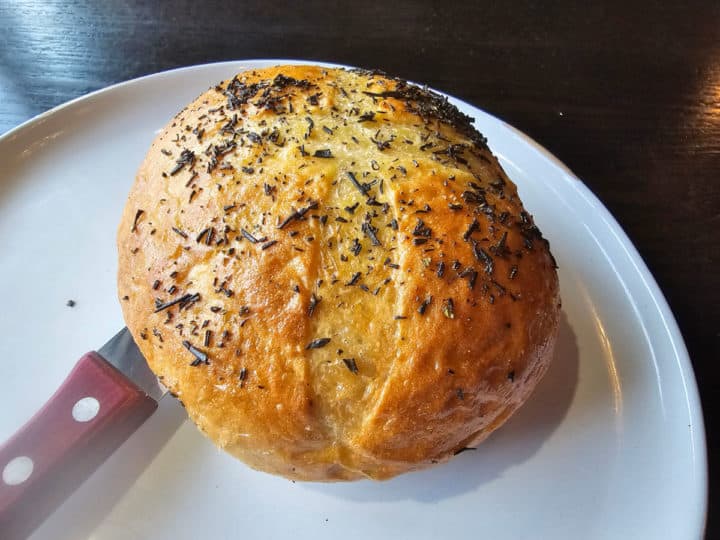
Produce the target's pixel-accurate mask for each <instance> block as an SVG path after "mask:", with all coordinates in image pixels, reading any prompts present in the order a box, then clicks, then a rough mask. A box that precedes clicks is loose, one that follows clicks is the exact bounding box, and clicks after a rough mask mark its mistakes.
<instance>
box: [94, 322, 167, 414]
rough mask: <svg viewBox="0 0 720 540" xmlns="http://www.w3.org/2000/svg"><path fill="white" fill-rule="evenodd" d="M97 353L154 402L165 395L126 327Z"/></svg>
mask: <svg viewBox="0 0 720 540" xmlns="http://www.w3.org/2000/svg"><path fill="white" fill-rule="evenodd" d="M98 353H99V354H100V356H102V357H103V358H104V359H105V360H107V362H108V363H110V364H111V365H112V366H114V367H115V368H116V369H117V370H118V371H119V372H120V373H122V374H123V375H125V377H127V378H128V379H130V380H131V381H132V382H134V383H135V385H136V386H137V387H138V388H140V389H142V390H143V391H144V392H145V393H146V394H147V395H148V396H150V397H151V398H153V399H154V400H155V401H160V399H161V398H162V397H163V396H164V395H165V394H166V393H167V388H165V386H164V385H163V384H162V383H161V382H160V381H159V380H158V378H157V376H156V375H155V374H154V373H153V372H152V371H151V370H150V367H149V366H148V364H147V361H146V360H145V357H143V355H142V353H141V352H140V349H138V346H137V345H136V344H135V340H134V339H133V337H132V334H131V333H130V330H128V329H127V327H125V328H123V329H122V330H120V331H119V332H118V333H117V334H115V335H114V336H113V337H112V338H110V341H108V342H107V343H106V344H105V345H103V346H102V347H100V349H98Z"/></svg>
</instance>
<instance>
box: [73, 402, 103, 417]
mask: <svg viewBox="0 0 720 540" xmlns="http://www.w3.org/2000/svg"><path fill="white" fill-rule="evenodd" d="M99 411H100V402H99V401H98V400H97V399H95V398H94V397H84V398H82V399H79V400H77V401H76V402H75V405H73V408H72V416H73V418H74V419H75V420H76V421H78V422H89V421H90V420H92V419H93V418H95V417H96V416H97V413H98V412H99Z"/></svg>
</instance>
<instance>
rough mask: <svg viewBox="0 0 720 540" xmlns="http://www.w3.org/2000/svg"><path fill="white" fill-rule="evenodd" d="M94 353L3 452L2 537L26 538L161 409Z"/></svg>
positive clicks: (1, 448)
mask: <svg viewBox="0 0 720 540" xmlns="http://www.w3.org/2000/svg"><path fill="white" fill-rule="evenodd" d="M156 408H157V403H156V402H155V400H153V399H152V398H150V397H149V396H148V395H147V394H145V393H144V392H143V391H142V390H140V389H139V388H138V387H137V386H135V385H134V384H133V383H132V382H131V381H129V380H128V379H127V378H126V377H125V376H124V375H123V374H122V373H120V372H119V371H118V370H117V369H115V368H114V367H113V366H111V365H110V364H109V363H108V362H106V361H105V360H104V359H103V357H102V356H100V355H99V354H97V353H95V352H89V353H87V354H86V355H84V356H83V357H82V358H80V360H79V361H78V363H77V364H76V365H75V367H74V368H73V370H72V371H71V372H70V375H68V377H67V379H65V381H64V382H63V384H62V386H60V388H59V389H58V390H57V392H55V394H54V395H53V396H52V397H51V398H50V400H49V401H48V402H47V403H46V404H45V405H44V406H43V408H42V409H40V411H38V412H37V413H36V414H35V416H33V417H32V418H31V419H30V421H29V422H28V423H27V424H25V425H24V426H23V427H22V428H20V431H18V432H17V433H16V434H15V435H14V436H13V437H12V438H11V439H10V440H9V441H7V442H6V443H5V444H4V445H2V446H0V473H2V477H0V538H3V539H4V540H15V539H19V538H26V537H27V536H29V535H30V534H31V533H32V531H33V530H34V529H35V528H36V527H37V526H38V525H39V524H40V523H42V521H43V520H44V519H45V518H47V517H48V516H49V515H50V514H51V513H52V512H53V510H55V509H56V508H57V507H58V506H59V505H60V504H61V503H62V502H63V501H64V500H65V499H66V498H67V497H68V496H69V495H70V494H71V493H72V492H73V491H75V490H76V489H77V488H78V487H79V486H80V484H82V482H83V481H84V480H85V479H87V478H88V477H89V476H90V475H91V474H92V473H93V471H95V469H97V468H98V466H99V465H100V464H101V463H102V462H103V461H105V460H106V459H107V458H108V457H109V456H110V455H111V454H112V453H113V451H115V449H117V448H118V447H119V446H120V445H121V444H122V443H123V442H124V441H125V440H126V439H127V438H128V437H129V436H130V435H131V434H132V433H133V432H134V431H135V430H136V429H137V428H138V427H140V425H141V424H142V423H143V422H144V421H145V420H146V419H147V418H148V417H149V416H150V415H151V414H152V413H153V412H154V411H155V409H156Z"/></svg>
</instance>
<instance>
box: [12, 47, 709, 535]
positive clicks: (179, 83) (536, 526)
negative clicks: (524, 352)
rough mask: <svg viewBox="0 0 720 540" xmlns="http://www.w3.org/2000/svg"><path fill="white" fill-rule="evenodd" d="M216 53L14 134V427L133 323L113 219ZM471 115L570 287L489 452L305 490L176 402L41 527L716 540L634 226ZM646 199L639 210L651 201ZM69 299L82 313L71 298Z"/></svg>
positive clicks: (697, 437) (504, 130)
mask: <svg viewBox="0 0 720 540" xmlns="http://www.w3.org/2000/svg"><path fill="white" fill-rule="evenodd" d="M277 63H283V62H282V61H247V62H230V63H223V64H212V65H204V66H197V67H191V68H186V69H180V70H175V71H169V72H165V73H160V74H157V75H152V76H149V77H144V78H141V79H137V80H134V81H130V82H127V83H123V84H120V85H116V86H113V87H110V88H107V89H105V90H102V91H100V92H96V93H94V94H90V95H88V96H85V97H83V98H80V99H78V100H75V101H73V102H70V103H68V104H66V105H64V106H62V107H59V108H57V109H54V110H52V111H50V112H48V113H46V114H43V115H41V116H39V117H37V118H35V119H33V120H31V121H30V122H27V123H26V124H24V125H22V126H20V127H19V128H17V129H15V130H13V131H11V132H10V133H8V134H6V135H5V136H3V137H2V138H0V163H2V169H1V170H0V238H1V239H2V244H3V246H2V253H3V255H2V258H0V283H2V298H3V300H2V309H0V321H1V322H2V324H1V325H0V328H2V339H1V340H0V388H1V389H2V391H1V392H0V411H2V413H1V414H0V439H1V440H4V439H6V438H7V437H9V436H10V435H11V434H12V433H13V432H14V430H16V429H17V428H18V427H20V425H21V424H22V423H23V422H24V421H25V420H26V419H27V418H29V417H30V415H31V414H32V413H33V412H34V411H35V410H37V409H38V408H39V407H40V405H42V403H43V401H44V399H45V398H46V397H48V396H49V395H50V394H51V393H52V392H53V390H54V389H55V388H56V387H57V386H58V385H59V384H60V382H61V381H62V380H63V378H64V377H65V375H66V374H67V373H68V371H69V370H70V367H71V366H72V365H73V364H74V362H75V361H76V360H77V358H78V357H79V356H80V355H81V354H82V353H84V352H86V351H88V350H90V349H93V348H95V347H99V346H100V345H102V344H103V343H104V341H105V340H106V339H107V338H109V337H110V336H112V335H113V334H114V333H115V331H116V330H117V329H118V328H120V327H122V326H123V321H122V317H121V314H120V308H119V305H118V302H117V300H116V295H115V271H116V262H115V261H116V253H115V228H116V224H117V223H118V220H119V217H120V212H121V209H122V207H123V205H124V203H125V198H126V194H127V192H128V190H129V189H130V185H131V183H132V181H133V176H134V173H135V169H136V167H137V166H138V164H139V163H140V161H141V159H142V158H143V156H144V154H145V151H146V149H147V147H148V146H149V144H150V141H151V140H152V139H153V137H154V136H155V134H156V133H157V132H158V130H159V129H161V128H162V127H163V126H164V124H165V123H166V122H167V121H168V119H169V118H170V117H171V116H173V115H174V113H175V112H177V111H178V110H179V109H180V108H182V107H183V106H184V105H185V104H186V103H187V102H189V101H190V100H191V99H192V98H194V97H195V96H197V95H198V94H199V93H201V92H202V91H204V90H205V89H207V88H208V87H209V86H210V85H212V84H214V83H216V82H218V81H220V80H221V79H224V78H227V77H229V76H231V75H233V74H234V73H236V72H237V71H239V70H241V69H244V68H250V67H261V66H265V65H269V64H277ZM452 101H453V102H454V103H455V104H456V105H457V106H458V107H460V109H462V110H463V111H465V112H466V113H468V114H470V115H471V116H473V117H475V118H476V124H477V127H478V128H479V130H480V131H481V132H483V133H484V134H485V135H486V136H487V137H488V139H489V142H490V146H491V148H492V149H493V151H494V152H495V153H496V154H497V155H498V156H499V157H500V159H501V161H502V163H503V166H504V167H505V170H506V171H507V173H508V174H509V175H510V177H511V178H513V180H515V182H516V183H517V184H518V186H519V188H520V193H521V196H522V197H523V199H524V201H525V203H526V206H527V208H528V209H529V210H530V211H531V212H532V213H533V214H534V215H535V216H536V218H537V222H538V224H539V226H540V228H541V229H542V231H543V233H544V234H545V236H546V237H547V238H549V239H550V242H551V245H552V249H553V253H554V254H555V257H556V258H557V261H558V264H559V266H560V283H561V291H562V298H563V311H564V315H563V318H562V325H561V330H560V342H559V347H558V350H557V354H556V358H555V362H554V364H553V366H552V367H551V369H550V371H549V373H548V374H547V377H546V378H545V379H544V380H543V382H542V383H541V385H540V386H539V387H538V389H537V391H536V392H535V394H534V395H533V396H532V398H531V400H530V401H529V402H528V403H527V405H526V406H525V407H524V408H523V409H522V410H521V411H520V412H519V413H518V414H517V415H516V416H515V417H513V418H512V419H511V420H510V421H509V422H508V424H507V425H506V426H504V427H503V428H502V429H501V430H499V431H498V432H497V433H496V434H494V435H493V436H492V437H491V438H490V439H489V440H488V441H487V442H486V443H485V444H483V445H482V446H481V448H480V449H478V450H477V451H475V452H466V453H464V454H463V455H461V456H458V458H456V459H454V460H453V461H452V462H451V463H449V464H447V465H444V466H440V467H438V468H435V469H433V470H429V471H426V472H420V473H414V474H410V475H406V476H402V477H400V478H397V479H394V480H391V481H388V482H385V483H372V482H369V481H363V482H358V483H351V484H333V485H321V484H302V483H290V482H288V481H286V480H283V479H280V478H275V477H271V476H268V475H265V474H262V473H257V472H254V471H252V470H250V469H248V468H247V467H245V466H244V465H243V464H242V463H240V462H238V461H235V460H234V459H233V458H231V457H229V456H227V455H224V454H223V453H221V452H220V451H218V450H216V449H215V447H214V446H213V445H212V444H211V443H210V442H209V441H207V440H206V439H205V438H203V437H202V436H201V435H200V433H199V432H198V431H197V430H196V429H195V427H194V426H193V425H192V424H190V423H189V422H187V421H184V417H183V412H182V409H181V408H180V407H179V406H177V405H176V404H175V403H174V402H173V401H172V400H164V402H163V403H162V404H161V407H160V411H159V413H158V414H156V415H155V416H154V417H153V418H151V419H150V420H149V421H148V422H147V423H146V424H145V425H144V426H143V427H142V428H141V429H140V431H139V432H138V433H136V435H135V436H133V438H132V439H131V440H130V441H128V443H126V444H125V445H124V446H123V447H122V448H121V449H120V450H119V451H118V452H117V453H116V454H115V455H114V456H113V457H112V458H111V460H110V461H109V462H107V463H106V465H105V466H104V467H103V468H102V469H100V470H99V471H98V472H97V473H96V474H95V475H94V476H93V477H92V478H91V479H90V480H89V481H88V482H87V483H86V484H85V485H84V486H83V487H82V488H81V489H80V491H78V492H77V493H76V495H75V496H73V497H72V498H71V499H69V500H68V501H67V502H66V503H65V504H64V506H63V507H62V508H61V509H60V510H59V511H58V512H56V513H55V514H54V515H53V516H52V517H51V518H50V519H49V520H48V521H47V522H46V523H45V524H44V525H43V526H42V527H41V528H40V529H39V530H38V531H37V532H36V534H35V535H34V538H36V539H46V538H47V539H49V538H52V539H63V538H67V539H77V538H93V539H115V538H117V539H123V540H126V539H132V538H173V539H176V540H179V539H185V538H187V539H190V538H193V539H194V538H213V539H216V538H218V539H219V538H228V539H230V538H248V539H250V538H313V539H321V538H328V539H331V538H332V539H337V538H342V539H343V540H352V539H356V538H357V539H367V538H413V539H415V540H420V539H426V538H428V539H430V538H433V539H434V538H465V537H467V536H479V537H482V538H488V539H494V540H500V539H516V538H533V539H535V538H554V539H560V538H567V539H573V540H576V539H578V538H584V539H591V538H593V539H595V538H623V539H630V538H642V539H648V538H653V539H659V538H672V539H690V538H699V537H700V536H701V535H702V529H703V524H704V519H705V510H706V495H707V493H706V482H707V474H706V466H707V465H706V455H705V439H704V431H703V424H702V415H701V410H700V405H699V400H698V394H697V388H696V385H695V380H694V378H693V373H692V369H691V366H690V362H689V359H688V355H687V351H686V349H685V345H684V343H683V340H682V337H681V335H680V333H679V331H678V328H677V326H676V323H675V321H674V319H673V316H672V314H671V312H670V310H669V309H668V306H667V304H666V302H665V299H664V298H663V296H662V294H661V292H660V290H659V289H658V287H657V285H656V283H655V281H654V280H653V278H652V276H651V275H650V273H649V272H648V269H647V267H646V266H645V264H644V263H643V261H642V260H641V258H640V256H639V255H638V253H637V251H636V250H635V248H634V247H633V246H632V244H631V243H630V241H629V240H628V238H627V236H625V234H624V233H623V231H622V230H621V229H620V227H619V226H618V224H617V223H616V222H615V220H614V219H613V218H612V216H611V215H610V214H609V213H608V211H607V210H606V209H605V208H604V207H603V206H602V204H601V203H600V202H599V201H598V200H597V199H596V198H595V197H594V196H593V195H592V194H591V193H590V191H589V190H588V189H587V188H586V187H585V186H584V185H583V184H582V182H581V181H580V180H578V179H577V178H576V177H575V176H574V175H573V174H572V173H571V172H570V171H569V170H568V169H567V168H566V167H564V166H563V165H562V164H561V163H560V162H559V161H558V160H557V159H555V158H554V157H553V156H552V155H550V154H549V153H548V152H547V151H546V150H544V149H543V148H541V147H540V146H539V145H537V144H536V143H535V142H533V141H532V140H530V139H529V138H528V137H527V136H525V135H523V134H522V133H520V132H518V131H517V130H515V129H513V128H512V127H510V126H508V125H507V124H505V123H503V122H501V121H500V120H498V119H496V118H494V117H492V116H490V115H488V114H486V113H484V112H482V111H480V110H478V109H476V108H474V107H472V106H470V105H468V104H465V103H462V102H460V101H458V100H454V99H453V100H452ZM639 211H640V212H642V209H641V208H640V209H639ZM68 299H74V300H75V301H76V302H77V305H76V306H75V307H74V308H69V307H67V306H66V305H65V304H66V301H67V300H68Z"/></svg>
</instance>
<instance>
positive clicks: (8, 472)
mask: <svg viewBox="0 0 720 540" xmlns="http://www.w3.org/2000/svg"><path fill="white" fill-rule="evenodd" d="M34 467H35V464H34V463H33V460H32V459H30V458H29V457H27V456H18V457H16V458H13V459H11V460H10V461H9V462H8V464H7V465H5V468H4V469H3V472H2V479H3V482H5V483H6V484H7V485H8V486H17V485H18V484H22V483H23V482H24V481H25V480H27V479H28V478H30V475H31V474H32V472H33V468H34Z"/></svg>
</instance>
